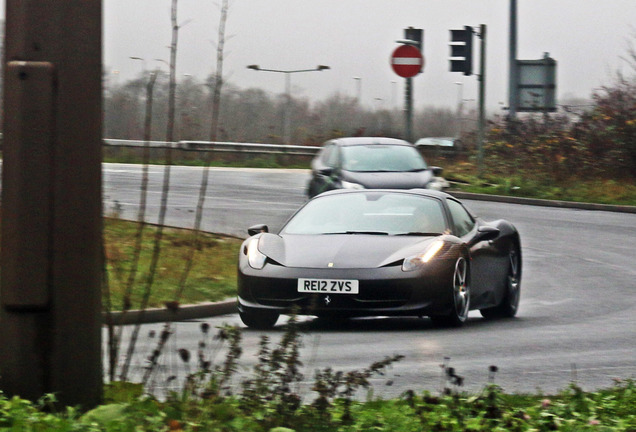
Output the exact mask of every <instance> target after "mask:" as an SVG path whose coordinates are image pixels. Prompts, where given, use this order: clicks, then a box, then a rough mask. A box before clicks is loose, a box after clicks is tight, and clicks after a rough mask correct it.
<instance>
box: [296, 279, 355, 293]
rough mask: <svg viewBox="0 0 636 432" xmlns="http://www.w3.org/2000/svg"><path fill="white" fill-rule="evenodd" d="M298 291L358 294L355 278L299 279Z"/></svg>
mask: <svg viewBox="0 0 636 432" xmlns="http://www.w3.org/2000/svg"><path fill="white" fill-rule="evenodd" d="M298 292H303V293H325V294H358V292H359V286H358V281H357V280H355V279H298Z"/></svg>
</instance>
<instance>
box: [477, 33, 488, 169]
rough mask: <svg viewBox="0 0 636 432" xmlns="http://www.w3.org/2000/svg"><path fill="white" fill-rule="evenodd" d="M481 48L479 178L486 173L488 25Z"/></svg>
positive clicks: (481, 35)
mask: <svg viewBox="0 0 636 432" xmlns="http://www.w3.org/2000/svg"><path fill="white" fill-rule="evenodd" d="M479 39H480V40H481V47H480V50H479V76H478V80H479V125H478V137H477V149H478V153H477V170H478V173H479V177H481V176H482V174H483V172H484V137H485V133H486V132H485V131H486V108H485V107H486V25H485V24H482V25H481V27H480V30H479Z"/></svg>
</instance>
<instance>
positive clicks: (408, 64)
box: [391, 45, 424, 78]
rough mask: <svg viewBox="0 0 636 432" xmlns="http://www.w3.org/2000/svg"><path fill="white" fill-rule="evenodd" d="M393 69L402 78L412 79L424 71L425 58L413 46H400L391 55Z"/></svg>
mask: <svg viewBox="0 0 636 432" xmlns="http://www.w3.org/2000/svg"><path fill="white" fill-rule="evenodd" d="M391 67H392V68H393V71H394V72H395V73H396V74H398V75H399V76H401V77H402V78H411V77H414V76H415V75H417V74H418V73H420V72H421V71H422V67H424V58H423V57H422V53H420V50H419V49H417V48H416V47H414V46H412V45H400V46H399V47H397V48H396V49H395V51H393V54H392V55H391Z"/></svg>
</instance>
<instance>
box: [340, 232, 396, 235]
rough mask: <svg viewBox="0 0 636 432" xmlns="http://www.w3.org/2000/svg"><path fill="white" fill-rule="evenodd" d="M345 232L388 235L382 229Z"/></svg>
mask: <svg viewBox="0 0 636 432" xmlns="http://www.w3.org/2000/svg"><path fill="white" fill-rule="evenodd" d="M345 234H369V235H389V233H388V232H384V231H347V232H346V233H345Z"/></svg>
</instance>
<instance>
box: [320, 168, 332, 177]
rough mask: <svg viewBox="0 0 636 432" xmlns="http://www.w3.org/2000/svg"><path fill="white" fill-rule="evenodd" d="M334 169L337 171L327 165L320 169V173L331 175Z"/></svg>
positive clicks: (326, 175)
mask: <svg viewBox="0 0 636 432" xmlns="http://www.w3.org/2000/svg"><path fill="white" fill-rule="evenodd" d="M334 171H335V168H333V167H325V168H321V169H319V170H318V174H320V175H323V176H325V177H331V175H332V174H333V173H334Z"/></svg>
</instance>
